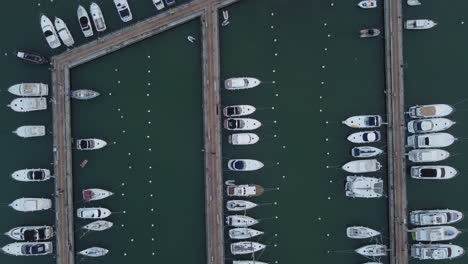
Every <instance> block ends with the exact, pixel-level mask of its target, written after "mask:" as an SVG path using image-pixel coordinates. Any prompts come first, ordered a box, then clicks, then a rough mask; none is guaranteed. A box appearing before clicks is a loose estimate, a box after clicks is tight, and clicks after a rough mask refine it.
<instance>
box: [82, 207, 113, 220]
mask: <svg viewBox="0 0 468 264" xmlns="http://www.w3.org/2000/svg"><path fill="white" fill-rule="evenodd" d="M76 214H77V216H78V218H82V219H104V218H106V217H108V216H110V215H111V214H112V213H111V211H110V210H109V209H107V208H102V207H86V208H78V210H77V211H76Z"/></svg>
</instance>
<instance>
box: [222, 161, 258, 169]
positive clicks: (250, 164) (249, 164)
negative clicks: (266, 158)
mask: <svg viewBox="0 0 468 264" xmlns="http://www.w3.org/2000/svg"><path fill="white" fill-rule="evenodd" d="M227 166H228V169H230V170H232V171H254V170H259V169H261V168H263V166H264V165H263V163H262V162H260V161H258V160H253V159H230V160H229V161H228V164H227Z"/></svg>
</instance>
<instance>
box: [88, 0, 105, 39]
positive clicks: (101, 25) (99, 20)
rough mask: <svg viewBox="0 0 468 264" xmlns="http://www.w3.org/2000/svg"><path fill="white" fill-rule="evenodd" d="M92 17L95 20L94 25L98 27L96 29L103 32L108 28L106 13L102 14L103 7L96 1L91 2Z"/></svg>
mask: <svg viewBox="0 0 468 264" xmlns="http://www.w3.org/2000/svg"><path fill="white" fill-rule="evenodd" d="M90 12H91V17H92V18H93V21H94V26H95V27H96V31H98V32H102V31H105V30H106V29H107V26H106V21H105V20H104V15H103V14H102V11H101V8H100V7H99V5H98V4H96V3H94V2H93V3H91V6H90Z"/></svg>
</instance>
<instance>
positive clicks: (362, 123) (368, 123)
mask: <svg viewBox="0 0 468 264" xmlns="http://www.w3.org/2000/svg"><path fill="white" fill-rule="evenodd" d="M342 123H343V124H345V125H347V126H349V127H351V128H376V127H380V126H381V125H382V117H381V116H379V115H360V116H352V117H349V118H348V119H346V120H345V121H343V122H342Z"/></svg>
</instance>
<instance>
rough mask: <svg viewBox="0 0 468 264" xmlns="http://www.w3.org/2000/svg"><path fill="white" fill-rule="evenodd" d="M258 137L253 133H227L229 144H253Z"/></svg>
mask: <svg viewBox="0 0 468 264" xmlns="http://www.w3.org/2000/svg"><path fill="white" fill-rule="evenodd" d="M259 139H260V138H259V137H258V136H257V135H256V134H254V133H237V134H232V135H229V137H228V142H229V144H231V145H253V144H255V143H257V142H258V140H259Z"/></svg>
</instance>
